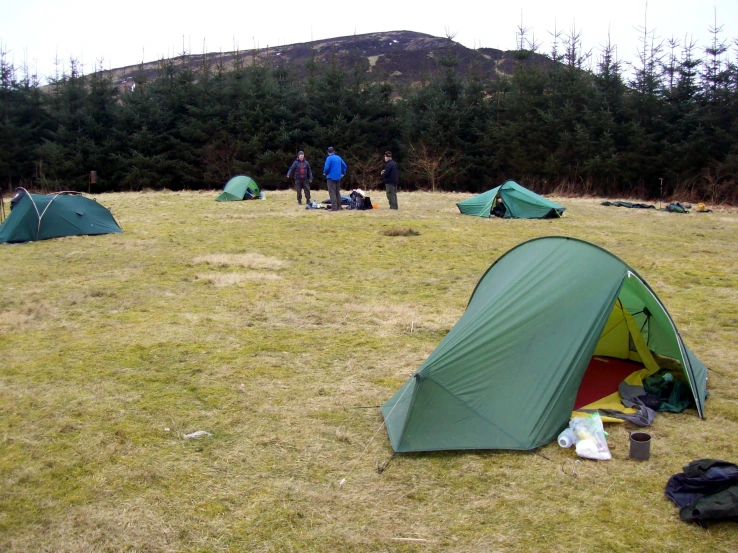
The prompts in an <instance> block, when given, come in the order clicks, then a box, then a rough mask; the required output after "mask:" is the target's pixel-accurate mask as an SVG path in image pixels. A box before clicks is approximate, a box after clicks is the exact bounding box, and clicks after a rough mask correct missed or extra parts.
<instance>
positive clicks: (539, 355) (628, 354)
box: [381, 237, 707, 452]
mask: <svg viewBox="0 0 738 553" xmlns="http://www.w3.org/2000/svg"><path fill="white" fill-rule="evenodd" d="M595 360H599V361H601V362H602V363H601V365H602V366H604V367H605V369H603V371H604V372H601V373H596V374H595V375H594V378H589V379H587V378H585V376H588V374H589V368H590V365H591V362H594V361H595ZM608 361H611V362H612V363H608ZM618 363H620V364H625V365H630V366H631V368H630V369H629V370H628V372H630V371H638V369H641V370H640V372H635V373H633V374H634V375H635V376H637V377H638V378H637V380H640V379H641V378H643V377H644V376H646V375H654V374H655V373H656V372H658V371H660V370H662V369H661V367H666V366H669V367H671V368H672V369H674V375H675V378H677V379H681V380H682V381H683V383H684V384H683V386H684V387H685V391H686V394H687V395H688V396H690V397H689V400H690V402H691V400H692V397H693V399H694V402H693V406H694V407H696V409H697V413H698V415H699V416H700V417H702V416H703V410H704V402H705V396H706V381H707V369H706V367H705V366H704V365H703V364H702V363H701V362H700V361H699V359H697V357H696V356H695V355H694V354H693V353H692V352H691V351H690V350H689V349H688V348H687V346H686V345H685V344H684V342H683V341H682V338H681V336H680V335H679V332H678V331H677V328H676V325H675V324H674V321H673V320H672V319H671V317H670V316H669V314H668V312H667V311H666V308H665V307H664V305H663V304H662V303H661V301H660V300H659V299H658V297H657V296H656V294H655V293H654V292H653V291H652V290H651V288H650V287H649V286H648V285H647V284H646V282H645V281H644V280H643V279H642V278H641V277H640V276H639V275H638V274H637V273H636V272H635V271H634V270H633V269H632V268H630V267H629V266H628V265H627V264H626V263H624V262H623V261H622V260H620V259H619V258H617V257H616V256H614V255H612V254H611V253H609V252H607V251H605V250H603V249H601V248H599V247H598V246H595V245H593V244H590V243H588V242H584V241H581V240H577V239H573V238H566V237H544V238H537V239H534V240H531V241H529V242H525V243H523V244H521V245H519V246H517V247H515V248H513V249H512V250H510V251H509V252H507V253H506V254H504V255H503V256H502V257H500V258H499V259H498V260H497V261H496V262H495V263H494V264H493V265H492V266H491V267H490V268H489V269H488V270H487V272H486V273H485V274H484V276H483V277H482V278H481V280H480V281H479V283H478V284H477V287H476V289H475V290H474V292H473V294H472V296H471V299H470V300H469V304H468V306H467V308H466V311H465V312H464V314H463V316H462V317H461V319H460V320H459V321H458V323H457V324H456V325H455V326H454V327H453V328H452V329H451V331H450V332H449V333H448V335H446V337H445V338H444V339H443V341H442V342H441V343H440V344H439V345H438V347H437V348H436V350H435V351H434V352H433V353H432V354H431V355H430V357H428V359H426V361H425V362H424V363H423V364H422V366H421V367H420V368H419V369H418V371H417V372H416V373H415V374H414V375H413V376H412V377H411V378H410V379H409V380H408V381H407V382H406V383H405V384H404V385H403V386H402V387H401V388H400V390H399V391H398V392H397V393H396V394H395V395H394V396H393V397H392V398H391V399H390V400H389V401H388V402H387V403H385V404H384V405H383V406H382V408H381V409H382V414H383V416H384V420H385V423H386V426H387V431H388V433H389V438H390V441H391V443H392V447H393V448H394V450H395V451H396V452H410V451H436V450H448V449H521V450H523V449H532V448H535V447H538V446H541V445H543V444H546V443H548V442H550V441H552V440H553V439H554V438H555V437H556V435H557V433H558V432H560V431H561V430H562V429H563V428H564V427H565V426H566V425H567V423H568V421H569V419H570V417H571V416H572V414H573V411H574V409H575V400H577V399H578V397H579V395H580V394H582V393H583V392H587V391H589V388H590V387H591V388H592V389H593V390H594V391H595V395H594V398H595V399H597V398H603V399H607V398H608V397H610V396H611V395H614V396H615V397H617V396H618V394H619V393H622V391H623V390H626V389H627V388H622V385H623V384H624V383H625V382H628V379H625V380H622V378H621V377H617V378H616V379H614V380H613V379H612V378H609V377H611V376H612V375H611V374H610V375H608V371H611V372H612V371H614V370H615V368H614V367H615V366H616V365H617V364H618ZM610 365H612V368H610ZM585 373H587V374H585ZM658 376H659V375H656V377H658ZM608 378H609V380H610V381H611V383H612V384H611V386H610V388H607V387H605V388H607V389H598V386H599V385H600V384H601V382H602V381H607V380H608ZM629 378H630V377H629ZM585 381H588V382H589V384H588V385H587V387H588V390H583V388H585V385H584V382H585ZM590 399H592V398H590ZM611 399H612V398H611ZM619 399H620V398H619ZM621 401H622V399H621ZM589 402H590V400H585V402H584V403H589ZM618 404H620V402H618ZM593 405H594V407H593V409H597V406H596V402H594V404H593ZM590 407H592V405H590ZM621 407H622V408H623V410H627V408H626V407H625V405H621ZM577 409H578V408H577Z"/></svg>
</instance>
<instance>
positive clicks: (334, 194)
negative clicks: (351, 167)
mask: <svg viewBox="0 0 738 553" xmlns="http://www.w3.org/2000/svg"><path fill="white" fill-rule="evenodd" d="M347 169H348V166H347V165H346V162H345V161H343V160H342V159H341V157H340V156H339V155H338V154H337V153H336V151H335V150H334V149H333V146H329V147H328V157H327V158H325V165H324V166H323V174H324V175H325V178H326V182H327V183H328V195H329V196H330V197H331V210H332V211H341V209H343V208H342V207H341V182H340V181H341V178H342V177H345V176H346V170H347Z"/></svg>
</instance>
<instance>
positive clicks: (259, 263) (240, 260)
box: [192, 253, 287, 271]
mask: <svg viewBox="0 0 738 553" xmlns="http://www.w3.org/2000/svg"><path fill="white" fill-rule="evenodd" d="M192 262H193V263H196V264H199V263H205V264H207V265H216V266H220V267H233V266H237V267H245V268H247V269H268V270H272V271H276V270H279V269H283V268H284V267H286V266H287V262H285V261H283V260H281V259H277V258H275V257H268V256H265V255H261V254H259V253H237V254H228V253H212V254H205V255H198V256H197V257H195V259H193V260H192Z"/></svg>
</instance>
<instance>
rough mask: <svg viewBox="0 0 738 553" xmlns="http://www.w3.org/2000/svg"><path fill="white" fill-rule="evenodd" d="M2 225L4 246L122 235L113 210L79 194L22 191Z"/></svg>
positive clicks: (0, 240)
mask: <svg viewBox="0 0 738 553" xmlns="http://www.w3.org/2000/svg"><path fill="white" fill-rule="evenodd" d="M12 205H13V208H12V211H11V212H10V214H9V215H8V218H7V219H6V220H5V222H4V223H3V224H2V225H0V243H8V242H33V241H35V240H46V239H47V238H57V237H59V236H73V235H78V234H109V233H115V232H122V231H121V229H120V226H118V223H117V222H116V221H115V218H114V217H113V215H112V214H111V213H110V211H109V210H108V209H107V208H106V207H104V206H102V205H100V204H99V203H97V202H96V201H94V200H91V199H89V198H85V197H84V196H82V195H80V194H78V193H75V192H59V193H56V194H49V195H43V194H31V193H29V192H27V191H26V190H25V189H23V188H20V189H18V192H17V194H16V196H15V197H14V198H13V200H12Z"/></svg>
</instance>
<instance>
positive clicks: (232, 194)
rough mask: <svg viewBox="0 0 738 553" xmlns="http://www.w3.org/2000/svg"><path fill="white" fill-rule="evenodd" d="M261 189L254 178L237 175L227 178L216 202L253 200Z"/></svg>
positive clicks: (257, 196)
mask: <svg viewBox="0 0 738 553" xmlns="http://www.w3.org/2000/svg"><path fill="white" fill-rule="evenodd" d="M260 194H261V190H259V185H258V184H256V182H254V179H252V178H251V177H247V176H246V175H238V176H237V177H233V178H232V179H231V180H229V181H228V182H227V183H226V185H225V188H223V192H222V193H221V195H220V196H218V197H217V198H215V201H216V202H234V201H238V200H255V199H258V198H259V195H260Z"/></svg>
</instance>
